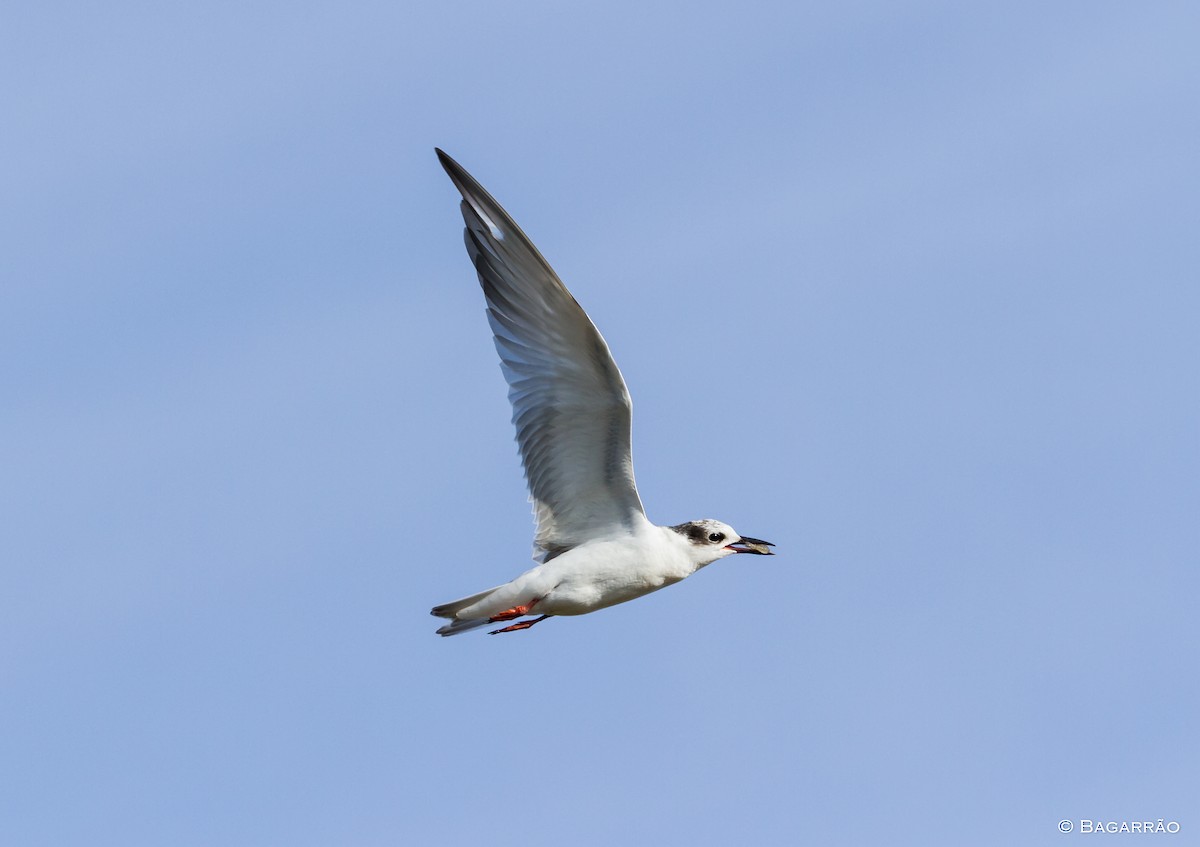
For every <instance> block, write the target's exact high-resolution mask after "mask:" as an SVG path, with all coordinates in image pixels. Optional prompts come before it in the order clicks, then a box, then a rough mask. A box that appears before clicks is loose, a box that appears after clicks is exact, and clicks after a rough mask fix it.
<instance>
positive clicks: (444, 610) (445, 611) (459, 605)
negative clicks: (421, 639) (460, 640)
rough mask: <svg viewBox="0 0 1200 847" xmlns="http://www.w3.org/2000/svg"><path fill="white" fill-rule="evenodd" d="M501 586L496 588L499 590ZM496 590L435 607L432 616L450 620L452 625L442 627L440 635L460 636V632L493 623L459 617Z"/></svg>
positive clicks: (431, 611)
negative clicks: (464, 610)
mask: <svg viewBox="0 0 1200 847" xmlns="http://www.w3.org/2000/svg"><path fill="white" fill-rule="evenodd" d="M499 587H500V586H496V588H499ZM496 588H489V589H488V590H487V591H480V592H479V593H478V594H472V595H471V596H470V597H463V598H462V599H461V600H454V601H453V602H450V603H443V604H442V605H440V606H434V607H433V609H431V610H430V612H429V613H430V614H431V615H433V616H434V617H438V618H450V619H451V623H448V624H446V625H445V626H443V627H441V628H440V629H439V630H438V631H437V633H438V635H458V634H459V633H460V632H469V631H470V630H472V629H475V628H476V627H481V626H485V625H486V624H489V623H491V621H489V620H488V619H487V618H463V619H460V618H459V617H458V613H459V612H461V611H462V610H463V609H465V608H467V607H468V606H474V605H475V604H476V603H478V602H479V601H480V600H482V599H484V598H485V597H487V596H488V595H489V594H491V593H492V592H493V591H495V590H496Z"/></svg>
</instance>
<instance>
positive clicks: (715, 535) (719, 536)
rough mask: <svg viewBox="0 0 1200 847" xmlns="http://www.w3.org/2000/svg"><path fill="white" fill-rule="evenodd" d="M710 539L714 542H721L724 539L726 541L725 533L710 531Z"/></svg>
mask: <svg viewBox="0 0 1200 847" xmlns="http://www.w3.org/2000/svg"><path fill="white" fill-rule="evenodd" d="M708 540H709V541H711V542H713V543H714V544H720V543H721V542H722V541H724V540H725V533H723V532H710V533H709V534H708Z"/></svg>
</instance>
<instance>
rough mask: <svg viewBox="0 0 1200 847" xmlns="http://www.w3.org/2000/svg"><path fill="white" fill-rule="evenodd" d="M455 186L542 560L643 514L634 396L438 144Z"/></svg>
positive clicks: (562, 290) (483, 194) (505, 219)
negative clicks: (633, 445)
mask: <svg viewBox="0 0 1200 847" xmlns="http://www.w3.org/2000/svg"><path fill="white" fill-rule="evenodd" d="M437 154H438V158H439V159H440V160H441V162H442V167H444V168H445V169H446V173H448V174H449V175H450V179H451V180H453V181H454V185H455V187H457V188H458V190H459V193H461V194H462V196H463V202H462V215H463V220H464V221H466V224H467V228H466V232H465V237H466V244H467V252H468V253H469V254H470V256H471V261H472V262H474V264H475V270H476V271H477V272H478V274H479V284H480V285H482V286H483V294H484V297H485V298H486V299H487V311H488V322H489V323H491V325H492V332H493V333H494V335H495V342H496V350H497V352H499V353H500V367H501V369H502V370H503V371H504V378H505V379H506V380H508V385H509V390H508V399H509V401H510V402H511V403H512V407H513V424H514V425H515V426H516V428H517V444H518V445H520V448H521V460H522V462H523V463H524V465H525V479H526V480H527V482H528V484H529V496H530V499H531V500H532V501H533V511H534V516H535V518H536V520H537V534H536V537H535V539H534V545H535V547H536V548H537V549H536V551H535V557H536V558H539V559H541V560H543V561H545V560H548V559H551V558H553V557H554V556H557V555H558V554H559V553H562V552H564V551H566V550H569V549H570V548H572V547H575V546H577V545H579V544H582V543H583V542H585V541H589V540H592V539H596V538H604V537H610V536H612V535H614V534H616V533H619V532H621V531H623V529H631V528H633V527H634V526H635V525H636V524H638V523H640V522H643V521H645V520H646V516H645V512H644V510H643V509H642V501H641V499H640V498H639V497H638V493H637V486H636V484H635V483H634V479H633V459H632V455H631V452H630V420H631V416H630V412H631V403H630V400H629V391H628V389H626V387H625V380H624V379H622V377H621V372H620V371H619V370H618V369H617V364H616V362H614V361H613V359H612V355H611V354H610V353H609V351H608V345H607V344H605V343H604V339H603V338H602V337H601V336H600V333H599V332H598V331H597V330H596V327H595V325H593V324H592V321H591V319H590V318H588V316H587V313H585V312H584V311H583V309H582V308H581V307H580V306H579V304H578V303H577V302H575V298H574V297H572V296H571V292H570V291H568V290H567V287H566V286H565V285H563V284H562V281H561V280H559V278H558V275H557V274H555V273H554V269H553V268H551V267H550V265H549V264H548V263H547V262H546V260H545V259H543V258H542V254H541V253H539V252H538V250H537V248H536V247H534V246H533V243H532V242H530V240H529V239H528V238H526V237H525V233H523V232H521V228H520V227H518V226H517V225H516V223H515V222H514V221H513V219H512V218H510V217H509V216H508V213H507V212H505V211H504V209H502V208H501V207H500V204H499V203H497V202H496V201H495V200H494V199H493V198H492V196H491V195H490V194H488V193H487V191H485V190H484V189H483V187H482V186H481V185H480V184H479V183H478V182H476V181H475V180H474V178H472V176H471V175H470V174H469V173H467V172H466V171H465V170H463V168H462V166H461V165H459V164H458V163H457V162H455V161H454V160H453V159H451V158H450V157H449V156H447V155H446V154H445V153H443V152H442V151H441V150H438V151H437Z"/></svg>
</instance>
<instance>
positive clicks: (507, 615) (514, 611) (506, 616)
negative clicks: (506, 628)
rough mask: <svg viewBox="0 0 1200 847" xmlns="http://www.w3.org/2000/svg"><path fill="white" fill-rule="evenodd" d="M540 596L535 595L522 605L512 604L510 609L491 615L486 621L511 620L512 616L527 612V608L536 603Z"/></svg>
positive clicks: (519, 615) (516, 616) (515, 616)
mask: <svg viewBox="0 0 1200 847" xmlns="http://www.w3.org/2000/svg"><path fill="white" fill-rule="evenodd" d="M540 599H542V598H540V597H537V598H535V599H533V600H530V601H529V602H528V603H526V604H525V605H524V606H513V607H512V608H511V609H506V610H505V611H503V612H501V613H500V614H498V615H492V616H491V617H490V618H488V623H500V621H511V620H512V619H513V618H519V617H521V616H522V615H527V614H529V610H530V609H532V608H533V607H534V606H535V605H537V601H538V600H540Z"/></svg>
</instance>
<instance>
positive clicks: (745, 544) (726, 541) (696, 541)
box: [670, 518, 775, 565]
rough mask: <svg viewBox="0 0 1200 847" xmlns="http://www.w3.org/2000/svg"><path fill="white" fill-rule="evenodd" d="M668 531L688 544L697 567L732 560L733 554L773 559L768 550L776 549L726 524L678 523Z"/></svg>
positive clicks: (701, 521)
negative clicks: (727, 559) (754, 554)
mask: <svg viewBox="0 0 1200 847" xmlns="http://www.w3.org/2000/svg"><path fill="white" fill-rule="evenodd" d="M670 529H671V531H673V532H676V533H678V534H679V535H680V536H682V537H683V539H684V540H685V541H686V542H687V547H688V550H689V553H690V554H691V556H692V557H693V559H694V560H695V561H696V563H697V565H707V564H709V563H711V562H715V561H716V560H717V559H724V558H725V557H726V556H732V555H733V554H734V553H757V554H758V555H760V556H773V555H775V554H774V553H772V552H771V550H770V548H771V547H774V546H775V545H774V544H772V543H771V542H769V541H762V540H760V539H757V538H751V537H750V536H748V535H738V533H737V530H735V529H734V528H733V527H731V526H730V525H729V524H727V523H721V522H720V521H714V520H711V519H708V518H706V519H704V520H699V521H688V522H687V523H681V524H679V525H678V526H673V527H670Z"/></svg>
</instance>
